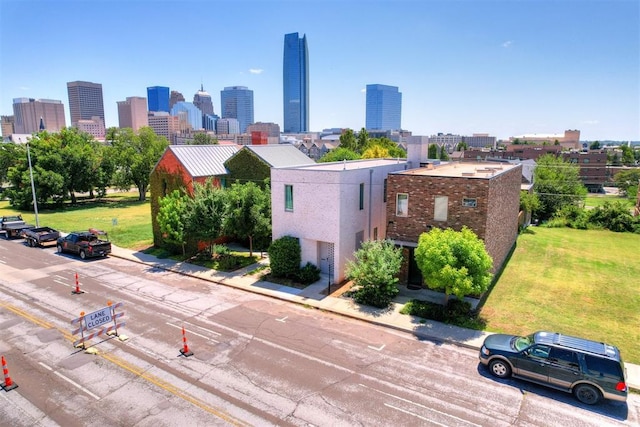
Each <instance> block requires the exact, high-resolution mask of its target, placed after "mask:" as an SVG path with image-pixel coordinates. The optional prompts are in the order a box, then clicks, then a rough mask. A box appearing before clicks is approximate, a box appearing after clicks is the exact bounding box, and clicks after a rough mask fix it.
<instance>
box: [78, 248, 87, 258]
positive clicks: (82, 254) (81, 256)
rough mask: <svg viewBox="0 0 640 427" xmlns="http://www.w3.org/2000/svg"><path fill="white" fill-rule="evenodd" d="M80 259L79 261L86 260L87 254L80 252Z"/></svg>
mask: <svg viewBox="0 0 640 427" xmlns="http://www.w3.org/2000/svg"><path fill="white" fill-rule="evenodd" d="M80 258H81V259H86V258H87V253H86V252H85V251H84V250H82V251H80Z"/></svg>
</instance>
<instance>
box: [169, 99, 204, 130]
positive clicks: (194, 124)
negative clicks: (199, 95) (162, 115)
mask: <svg viewBox="0 0 640 427" xmlns="http://www.w3.org/2000/svg"><path fill="white" fill-rule="evenodd" d="M171 115H172V116H182V117H186V121H187V123H188V124H189V126H190V127H191V129H192V130H200V129H202V111H200V109H199V108H198V107H196V106H195V105H194V104H193V103H192V102H184V101H180V102H176V104H175V105H174V106H173V107H171Z"/></svg>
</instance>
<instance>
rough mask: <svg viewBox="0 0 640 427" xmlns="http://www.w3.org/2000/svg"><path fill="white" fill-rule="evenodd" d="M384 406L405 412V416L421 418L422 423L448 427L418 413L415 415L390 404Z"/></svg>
mask: <svg viewBox="0 0 640 427" xmlns="http://www.w3.org/2000/svg"><path fill="white" fill-rule="evenodd" d="M384 406H386V407H387V408H391V409H395V410H396V411H400V412H404V413H405V414H408V415H411V416H414V417H416V418H420V419H421V420H422V421H428V422H429V423H432V424H437V425H439V426H442V427H448V426H447V425H446V424H441V423H439V422H437V421H433V420H430V419H429V418H426V417H423V416H421V415H418V414H416V413H413V412H411V411H407V410H406V409H402V408H398V407H397V406H393V405H390V404H388V403H385V404H384Z"/></svg>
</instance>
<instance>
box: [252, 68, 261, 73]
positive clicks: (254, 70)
mask: <svg viewBox="0 0 640 427" xmlns="http://www.w3.org/2000/svg"><path fill="white" fill-rule="evenodd" d="M263 71H264V70H263V69H262V68H249V72H250V73H251V74H262V72H263Z"/></svg>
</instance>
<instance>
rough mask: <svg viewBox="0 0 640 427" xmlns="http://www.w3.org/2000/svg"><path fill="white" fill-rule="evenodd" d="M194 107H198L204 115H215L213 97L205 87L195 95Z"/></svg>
mask: <svg viewBox="0 0 640 427" xmlns="http://www.w3.org/2000/svg"><path fill="white" fill-rule="evenodd" d="M193 105H195V106H196V107H198V109H200V111H202V115H203V116H204V115H205V114H211V115H213V102H211V95H209V92H206V91H205V90H204V87H203V86H202V85H200V90H199V91H197V92H196V93H195V95H193Z"/></svg>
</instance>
